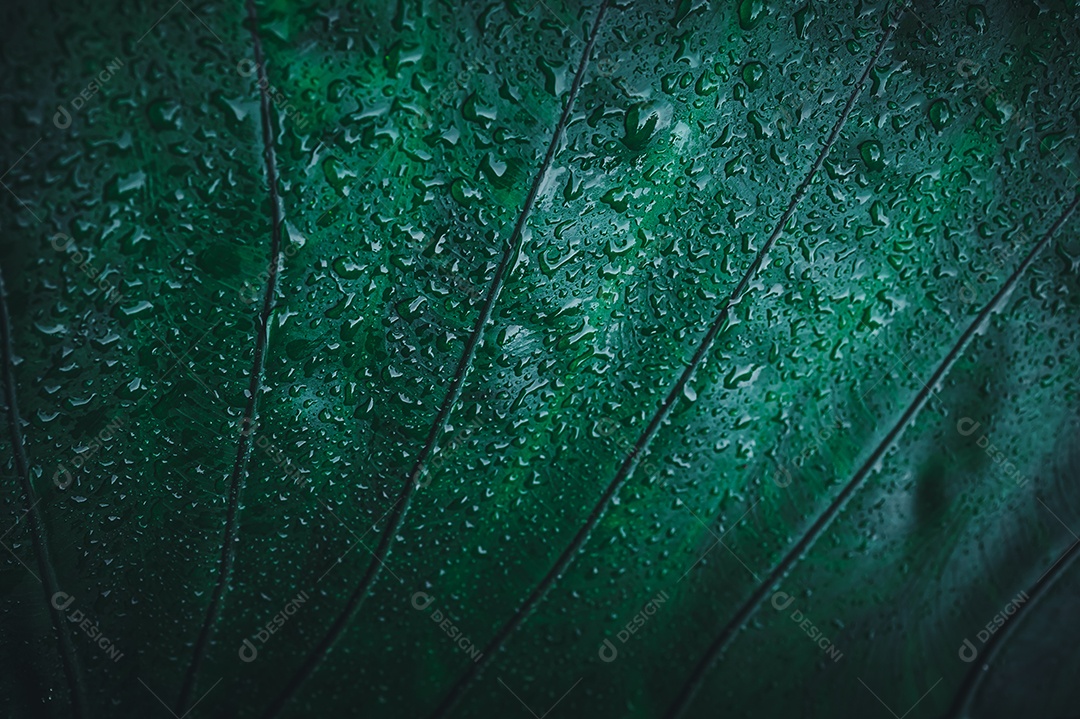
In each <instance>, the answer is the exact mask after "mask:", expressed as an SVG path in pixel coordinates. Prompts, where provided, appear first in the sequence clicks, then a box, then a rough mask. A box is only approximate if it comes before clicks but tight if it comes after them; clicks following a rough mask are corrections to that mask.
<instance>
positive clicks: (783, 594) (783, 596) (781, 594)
mask: <svg viewBox="0 0 1080 719" xmlns="http://www.w3.org/2000/svg"><path fill="white" fill-rule="evenodd" d="M777 599H780V601H782V602H784V603H783V604H777V603H776V600H777ZM784 599H786V600H787V601H786V602H785V601H784ZM794 601H795V597H793V596H791V595H790V594H788V593H787V592H777V593H776V594H774V595H772V605H773V607H775V608H776V609H777V610H779V611H781V612H782V611H784V610H785V609H787V608H788V607H790V606H791V603H792V602H794Z"/></svg>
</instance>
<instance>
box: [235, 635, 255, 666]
mask: <svg viewBox="0 0 1080 719" xmlns="http://www.w3.org/2000/svg"><path fill="white" fill-rule="evenodd" d="M239 653H240V661H242V662H253V661H255V657H257V656H259V650H258V649H256V648H255V645H254V644H252V643H251V640H250V639H245V640H244V643H243V644H241V645H240V652H239Z"/></svg>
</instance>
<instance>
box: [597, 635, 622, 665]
mask: <svg viewBox="0 0 1080 719" xmlns="http://www.w3.org/2000/svg"><path fill="white" fill-rule="evenodd" d="M599 654H600V661H602V662H613V661H615V658H616V657H617V656H619V650H618V649H616V648H615V645H614V644H612V643H611V640H610V639H605V640H604V643H603V644H601V645H600V652H599Z"/></svg>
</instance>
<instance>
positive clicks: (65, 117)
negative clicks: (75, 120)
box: [52, 105, 71, 130]
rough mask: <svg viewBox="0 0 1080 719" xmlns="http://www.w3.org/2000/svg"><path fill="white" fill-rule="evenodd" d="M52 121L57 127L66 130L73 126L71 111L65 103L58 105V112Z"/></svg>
mask: <svg viewBox="0 0 1080 719" xmlns="http://www.w3.org/2000/svg"><path fill="white" fill-rule="evenodd" d="M52 121H53V124H54V125H56V127H57V129H60V130H66V129H68V128H69V127H71V113H69V112H68V111H67V108H66V107H64V106H63V105H57V106H56V114H55V115H53V119H52Z"/></svg>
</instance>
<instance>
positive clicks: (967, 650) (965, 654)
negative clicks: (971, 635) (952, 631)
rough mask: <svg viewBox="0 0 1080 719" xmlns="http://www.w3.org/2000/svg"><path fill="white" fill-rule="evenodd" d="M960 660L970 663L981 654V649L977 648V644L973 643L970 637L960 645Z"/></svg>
mask: <svg viewBox="0 0 1080 719" xmlns="http://www.w3.org/2000/svg"><path fill="white" fill-rule="evenodd" d="M959 654H960V661H962V662H968V663H969V664H970V663H971V662H973V661H975V657H977V656H979V650H978V649H976V648H975V645H974V644H972V643H971V640H970V639H964V643H963V644H961V645H960V652H959Z"/></svg>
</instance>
